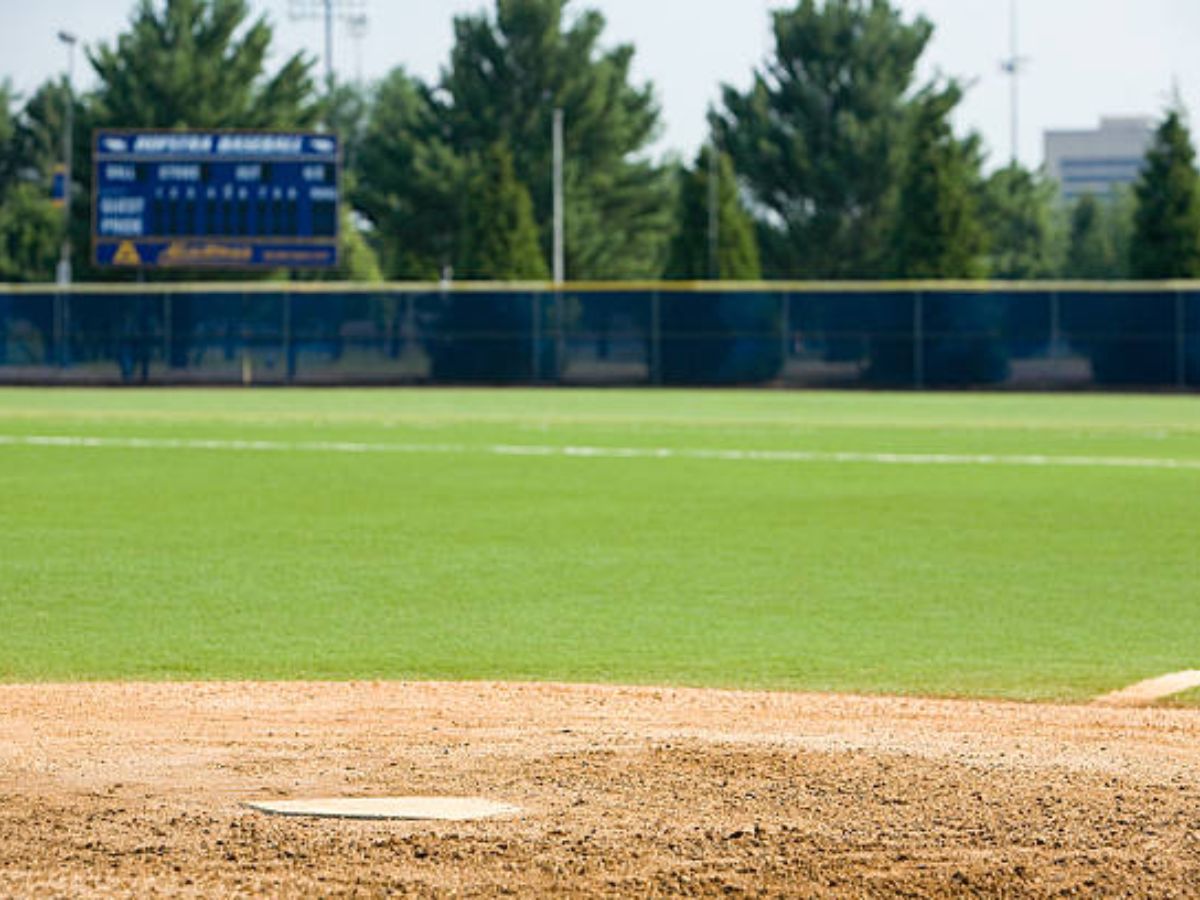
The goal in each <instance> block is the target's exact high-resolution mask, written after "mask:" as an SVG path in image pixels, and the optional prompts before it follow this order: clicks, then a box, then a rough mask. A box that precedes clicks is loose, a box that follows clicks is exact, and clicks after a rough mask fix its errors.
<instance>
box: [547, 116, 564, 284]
mask: <svg viewBox="0 0 1200 900" xmlns="http://www.w3.org/2000/svg"><path fill="white" fill-rule="evenodd" d="M551 138H552V141H551V143H552V145H553V151H554V160H553V168H554V171H553V173H552V175H553V179H554V241H553V253H552V258H553V265H552V268H553V270H554V271H553V275H554V283H555V284H559V285H561V284H562V283H563V282H564V281H566V280H567V266H566V256H565V254H564V252H563V244H564V239H565V230H564V222H563V214H564V209H563V111H562V108H561V107H555V109H554V128H553V134H552V135H551Z"/></svg>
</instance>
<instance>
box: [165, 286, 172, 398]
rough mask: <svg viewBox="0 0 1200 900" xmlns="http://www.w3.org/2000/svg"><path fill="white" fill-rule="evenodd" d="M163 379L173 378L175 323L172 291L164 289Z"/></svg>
mask: <svg viewBox="0 0 1200 900" xmlns="http://www.w3.org/2000/svg"><path fill="white" fill-rule="evenodd" d="M162 303H163V348H162V349H163V381H164V382H167V381H170V380H171V331H172V328H173V323H172V321H171V315H172V313H173V312H174V311H173V310H172V308H171V307H172V304H171V292H170V291H163V295H162Z"/></svg>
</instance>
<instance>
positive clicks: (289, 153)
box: [92, 131, 341, 269]
mask: <svg viewBox="0 0 1200 900" xmlns="http://www.w3.org/2000/svg"><path fill="white" fill-rule="evenodd" d="M93 160H94V166H95V178H94V179H93V184H94V185H95V190H94V191H93V200H92V243H93V249H94V258H95V261H96V263H97V264H98V265H102V266H118V267H128V268H163V267H175V268H188V269H194V268H207V269H253V268H275V269H300V268H326V267H329V266H334V265H337V261H338V202H339V200H340V175H341V159H340V154H339V146H338V139H337V137H336V136H334V135H329V134H294V133H288V134H284V133H278V132H189V131H136V132H130V131H98V132H96V135H95V146H94V156H93Z"/></svg>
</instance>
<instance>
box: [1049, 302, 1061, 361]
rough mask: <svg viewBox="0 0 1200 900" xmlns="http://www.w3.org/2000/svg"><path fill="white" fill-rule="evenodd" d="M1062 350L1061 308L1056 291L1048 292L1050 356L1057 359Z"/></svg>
mask: <svg viewBox="0 0 1200 900" xmlns="http://www.w3.org/2000/svg"><path fill="white" fill-rule="evenodd" d="M1062 355H1063V352H1062V310H1061V309H1060V307H1059V302H1058V291H1051V292H1050V358H1051V359H1058V358H1059V357H1060V356H1062Z"/></svg>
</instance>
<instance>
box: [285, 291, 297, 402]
mask: <svg viewBox="0 0 1200 900" xmlns="http://www.w3.org/2000/svg"><path fill="white" fill-rule="evenodd" d="M283 360H284V363H283V378H284V381H285V382H286V383H287V384H291V383H292V380H293V379H294V378H295V377H296V354H295V353H294V352H293V345H292V292H291V291H284V294H283Z"/></svg>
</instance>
